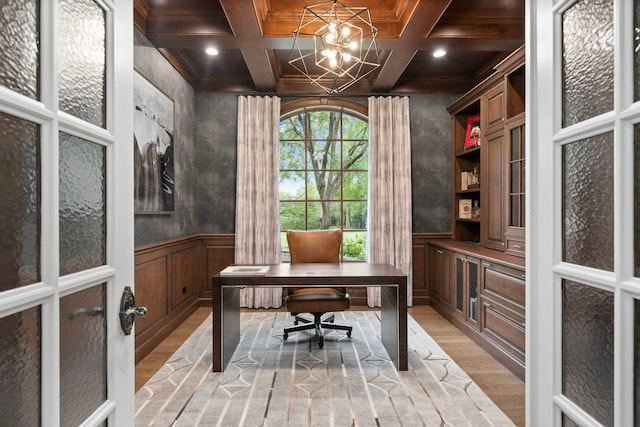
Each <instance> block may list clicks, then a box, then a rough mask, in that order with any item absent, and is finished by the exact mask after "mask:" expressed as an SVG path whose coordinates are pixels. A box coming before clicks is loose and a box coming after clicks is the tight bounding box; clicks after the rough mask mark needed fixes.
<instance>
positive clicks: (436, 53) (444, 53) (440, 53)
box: [433, 49, 447, 58]
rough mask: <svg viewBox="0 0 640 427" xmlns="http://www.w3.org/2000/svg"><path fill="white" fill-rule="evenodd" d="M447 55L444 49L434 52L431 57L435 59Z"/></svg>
mask: <svg viewBox="0 0 640 427" xmlns="http://www.w3.org/2000/svg"><path fill="white" fill-rule="evenodd" d="M446 54H447V52H446V51H445V50H444V49H438V50H436V51H434V52H433V56H434V57H435V58H442V57H443V56H445V55H446Z"/></svg>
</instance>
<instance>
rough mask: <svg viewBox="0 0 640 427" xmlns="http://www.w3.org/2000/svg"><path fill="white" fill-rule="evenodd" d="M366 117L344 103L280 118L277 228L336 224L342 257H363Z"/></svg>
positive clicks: (285, 248) (317, 227)
mask: <svg viewBox="0 0 640 427" xmlns="http://www.w3.org/2000/svg"><path fill="white" fill-rule="evenodd" d="M368 164H369V128H368V122H367V121H366V119H365V118H363V117H362V116H361V115H360V114H358V113H355V112H352V111H347V110H346V109H344V108H327V107H324V108H323V107H316V108H304V109H302V110H297V111H294V112H292V113H291V114H289V115H287V116H285V117H283V118H282V120H281V122H280V229H281V230H282V233H281V244H282V248H283V258H284V259H287V254H288V245H287V242H286V237H285V234H284V231H286V230H294V229H295V230H323V229H342V230H343V231H344V234H343V248H342V255H343V259H345V260H362V261H363V260H364V259H365V241H366V228H367V195H368Z"/></svg>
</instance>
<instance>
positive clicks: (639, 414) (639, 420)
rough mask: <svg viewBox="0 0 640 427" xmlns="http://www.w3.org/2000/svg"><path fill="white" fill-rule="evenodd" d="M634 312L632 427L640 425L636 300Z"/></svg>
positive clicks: (639, 312)
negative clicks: (633, 409)
mask: <svg viewBox="0 0 640 427" xmlns="http://www.w3.org/2000/svg"><path fill="white" fill-rule="evenodd" d="M634 310H635V318H636V321H635V324H634V325H635V343H634V346H633V348H634V349H635V355H634V357H633V359H634V361H635V363H634V365H635V368H634V390H633V396H634V398H633V401H634V405H633V407H634V408H635V413H634V414H633V415H634V418H635V422H634V425H636V426H637V425H639V424H640V301H638V300H636V302H635V306H634Z"/></svg>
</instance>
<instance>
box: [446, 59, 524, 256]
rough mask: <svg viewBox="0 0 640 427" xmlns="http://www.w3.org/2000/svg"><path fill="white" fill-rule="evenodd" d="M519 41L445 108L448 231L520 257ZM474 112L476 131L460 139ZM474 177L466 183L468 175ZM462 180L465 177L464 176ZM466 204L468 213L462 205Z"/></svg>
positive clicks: (521, 142)
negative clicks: (472, 138) (474, 139)
mask: <svg viewBox="0 0 640 427" xmlns="http://www.w3.org/2000/svg"><path fill="white" fill-rule="evenodd" d="M524 81H525V80H524V47H521V48H520V49H518V50H516V51H515V52H514V53H513V54H512V55H510V56H509V57H508V58H506V59H505V60H504V61H502V62H501V63H500V64H499V65H497V66H496V72H495V73H494V74H493V75H492V76H490V77H489V78H487V79H486V80H485V81H483V82H482V83H480V84H479V85H477V86H476V87H475V88H473V89H472V90H471V91H469V92H468V93H467V94H465V95H464V96H462V97H461V98H459V99H458V100H457V101H456V102H454V103H453V104H452V105H451V106H449V108H448V111H449V112H450V113H451V124H452V129H451V138H452V153H453V164H452V174H453V176H452V188H453V197H452V199H453V209H452V210H453V212H454V215H453V219H452V231H453V235H454V239H455V240H462V241H468V242H473V243H477V244H480V245H481V246H483V247H486V248H490V249H495V250H498V251H507V252H508V253H510V254H512V255H516V256H522V257H524V255H525V254H524V227H525V225H524V224H525V221H524V211H525V205H524V200H525V180H524V174H525V156H524V153H525V140H524V129H525V128H524V125H525V124H524V114H525V113H524V105H525V97H524V95H525V93H524ZM478 115H479V116H480V130H481V136H480V138H479V142H478V143H477V144H475V145H474V146H469V145H468V144H465V141H466V140H467V139H468V138H467V132H468V129H469V124H470V122H471V121H472V120H473V118H474V117H476V116H478ZM470 174H472V175H474V176H477V182H475V183H474V185H473V186H470V185H469V182H470V181H469V179H468V177H469V175H470ZM465 180H466V181H467V182H465ZM469 205H471V207H472V208H471V215H469V214H468V213H467V211H465V209H467V207H468V206H469Z"/></svg>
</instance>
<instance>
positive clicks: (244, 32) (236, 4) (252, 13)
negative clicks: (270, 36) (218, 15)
mask: <svg viewBox="0 0 640 427" xmlns="http://www.w3.org/2000/svg"><path fill="white" fill-rule="evenodd" d="M220 5H221V6H222V9H224V13H225V15H226V16H227V19H228V21H229V25H230V26H231V30H232V31H233V34H234V35H235V37H236V38H240V39H245V40H247V41H249V43H247V44H245V45H244V46H242V47H241V48H240V49H241V52H242V57H243V58H244V60H245V63H246V64H247V68H248V69H249V74H250V75H251V78H252V79H253V83H254V84H255V86H256V89H257V90H258V91H267V92H268V91H275V90H276V87H277V83H278V81H277V78H276V64H275V63H274V62H273V57H272V55H269V53H268V52H267V51H266V50H265V48H264V47H263V45H262V43H261V38H262V31H261V28H260V23H259V21H258V17H257V16H256V10H255V9H254V8H253V2H249V1H237V0H220ZM251 40H252V42H251ZM209 43H211V41H210V42H209ZM222 48H223V47H218V49H222Z"/></svg>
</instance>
